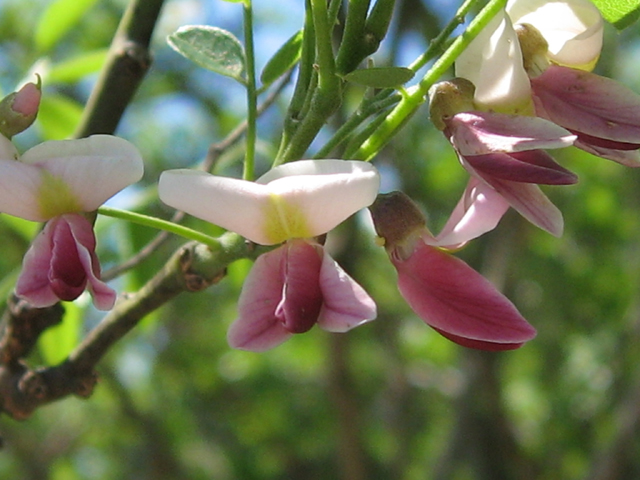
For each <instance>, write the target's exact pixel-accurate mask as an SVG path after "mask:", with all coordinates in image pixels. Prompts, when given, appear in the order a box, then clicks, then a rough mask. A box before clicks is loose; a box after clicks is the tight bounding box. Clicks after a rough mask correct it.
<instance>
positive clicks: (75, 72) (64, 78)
mask: <svg viewBox="0 0 640 480" xmlns="http://www.w3.org/2000/svg"><path fill="white" fill-rule="evenodd" d="M107 53H108V50H107V49H103V50H95V51H93V52H87V53H82V54H80V55H78V56H76V57H73V58H71V59H69V60H67V61H65V62H62V63H59V64H57V65H54V66H52V67H51V70H49V73H48V74H47V77H46V80H47V81H49V82H52V83H53V82H61V83H72V82H76V81H78V80H80V79H81V78H83V77H85V76H87V75H89V74H91V73H95V72H98V71H100V69H101V68H102V66H103V65H104V62H105V60H106V59H107Z"/></svg>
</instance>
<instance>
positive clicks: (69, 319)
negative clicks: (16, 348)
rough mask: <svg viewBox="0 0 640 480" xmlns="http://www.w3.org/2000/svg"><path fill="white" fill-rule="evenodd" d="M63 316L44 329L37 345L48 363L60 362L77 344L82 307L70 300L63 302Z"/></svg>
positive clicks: (80, 326) (80, 327)
mask: <svg viewBox="0 0 640 480" xmlns="http://www.w3.org/2000/svg"><path fill="white" fill-rule="evenodd" d="M64 310H65V314H64V318H63V319H62V322H61V323H59V324H58V325H56V326H55V327H52V328H49V329H47V330H45V332H44V333H43V334H42V336H41V337H40V340H39V341H38V347H39V349H40V353H41V354H42V356H43V358H44V360H45V362H47V364H48V365H56V364H58V363H60V362H62V361H63V360H64V359H65V358H67V356H68V355H69V352H71V350H72V349H73V348H74V347H75V346H76V345H77V344H78V341H79V339H80V330H81V329H82V317H83V313H84V309H83V308H81V307H79V306H78V305H76V304H75V303H72V302H65V304H64Z"/></svg>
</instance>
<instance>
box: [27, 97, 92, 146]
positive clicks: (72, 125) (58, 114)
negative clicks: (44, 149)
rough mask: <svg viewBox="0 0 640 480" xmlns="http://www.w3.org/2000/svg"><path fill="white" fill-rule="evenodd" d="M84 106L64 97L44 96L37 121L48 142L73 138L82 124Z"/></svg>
mask: <svg viewBox="0 0 640 480" xmlns="http://www.w3.org/2000/svg"><path fill="white" fill-rule="evenodd" d="M82 110H83V108H82V105H80V104H79V103H78V102H75V101H73V100H71V99H69V98H67V97H63V96H62V95H44V96H43V97H42V100H41V101H40V109H39V111H38V118H37V120H36V122H37V124H38V125H39V127H40V128H41V129H42V133H43V136H44V138H46V139H47V140H62V139H65V138H69V137H71V135H72V134H73V132H74V130H75V129H76V127H77V126H78V124H79V123H80V117H81V116H82Z"/></svg>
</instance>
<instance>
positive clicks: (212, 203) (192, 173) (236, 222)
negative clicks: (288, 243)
mask: <svg viewBox="0 0 640 480" xmlns="http://www.w3.org/2000/svg"><path fill="white" fill-rule="evenodd" d="M158 195H159V196H160V200H162V201H163V202H164V203H166V204H167V205H170V206H172V207H173V208H177V209H178V210H182V211H185V212H187V213H188V214H190V215H193V216H194V217H198V218H201V219H202V220H206V221H207V222H211V223H213V224H215V225H218V226H220V227H223V228H226V229H227V230H231V231H232V232H236V233H238V234H240V235H242V236H243V237H245V238H248V239H249V240H251V241H252V242H255V243H260V244H262V245H272V244H274V243H278V242H272V241H271V239H270V238H269V236H268V234H267V233H268V232H267V231H266V229H265V228H264V222H265V213H264V210H265V206H266V205H267V203H268V201H269V192H268V188H267V187H266V186H265V185H259V184H257V183H253V182H247V181H244V180H239V179H236V178H227V177H218V176H215V175H211V174H208V173H206V172H201V171H196V170H187V169H180V170H168V171H166V172H163V173H162V175H160V182H159V184H158Z"/></svg>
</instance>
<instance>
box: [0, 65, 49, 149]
mask: <svg viewBox="0 0 640 480" xmlns="http://www.w3.org/2000/svg"><path fill="white" fill-rule="evenodd" d="M41 96H42V92H41V91H40V77H38V83H37V84H35V83H27V84H26V85H24V86H23V87H22V88H21V89H20V90H19V91H17V92H13V93H10V94H9V95H7V96H6V97H4V98H3V99H2V101H0V133H1V134H2V135H4V136H5V137H7V138H11V137H13V136H14V135H16V134H18V133H20V132H23V131H25V130H26V129H27V128H29V127H30V126H31V124H33V122H35V120H36V116H37V115H38V107H39V106H40V97H41Z"/></svg>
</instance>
